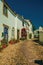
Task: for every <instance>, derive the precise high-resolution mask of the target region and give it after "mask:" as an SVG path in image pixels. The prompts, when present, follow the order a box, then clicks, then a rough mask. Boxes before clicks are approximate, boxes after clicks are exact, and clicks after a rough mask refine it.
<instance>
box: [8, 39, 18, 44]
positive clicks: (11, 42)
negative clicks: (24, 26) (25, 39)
mask: <svg viewBox="0 0 43 65" xmlns="http://www.w3.org/2000/svg"><path fill="white" fill-rule="evenodd" d="M17 42H19V40H10V41H9V43H10V44H15V43H17Z"/></svg>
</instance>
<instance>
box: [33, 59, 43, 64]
mask: <svg viewBox="0 0 43 65" xmlns="http://www.w3.org/2000/svg"><path fill="white" fill-rule="evenodd" d="M34 62H35V63H36V64H39V65H43V60H35V61H34Z"/></svg>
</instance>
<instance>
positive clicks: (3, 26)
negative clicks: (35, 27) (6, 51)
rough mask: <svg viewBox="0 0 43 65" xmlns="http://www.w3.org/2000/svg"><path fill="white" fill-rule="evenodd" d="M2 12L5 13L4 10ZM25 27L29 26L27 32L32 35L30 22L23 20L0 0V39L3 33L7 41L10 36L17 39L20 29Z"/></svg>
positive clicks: (19, 35)
mask: <svg viewBox="0 0 43 65" xmlns="http://www.w3.org/2000/svg"><path fill="white" fill-rule="evenodd" d="M4 6H5V8H7V16H6V15H4V13H3V8H4ZM4 12H5V13H6V11H5V10H4ZM23 21H24V26H23ZM28 24H29V26H28ZM27 27H28V28H29V30H28V32H29V33H31V34H32V35H33V32H32V24H30V22H29V21H27V20H25V19H24V18H23V17H22V16H20V15H18V14H16V13H15V12H14V11H12V10H11V8H10V7H9V6H8V5H7V4H6V3H5V2H4V0H2V1H1V0H0V40H2V39H3V35H4V36H5V39H6V38H7V39H8V41H10V40H11V39H12V38H14V39H16V40H17V39H18V37H19V39H20V38H21V29H22V28H27ZM3 33H4V34H3ZM27 36H28V35H27ZM32 37H33V36H32Z"/></svg>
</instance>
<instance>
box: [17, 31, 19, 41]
mask: <svg viewBox="0 0 43 65" xmlns="http://www.w3.org/2000/svg"><path fill="white" fill-rule="evenodd" d="M17 40H19V30H17Z"/></svg>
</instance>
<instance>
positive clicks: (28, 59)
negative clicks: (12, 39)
mask: <svg viewBox="0 0 43 65" xmlns="http://www.w3.org/2000/svg"><path fill="white" fill-rule="evenodd" d="M35 60H43V46H41V45H39V44H38V43H36V42H34V41H32V40H29V41H27V40H25V41H21V42H19V43H16V44H13V45H10V44H9V46H8V47H7V48H5V49H3V50H2V51H1V52H0V65H40V64H37V63H35Z"/></svg>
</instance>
